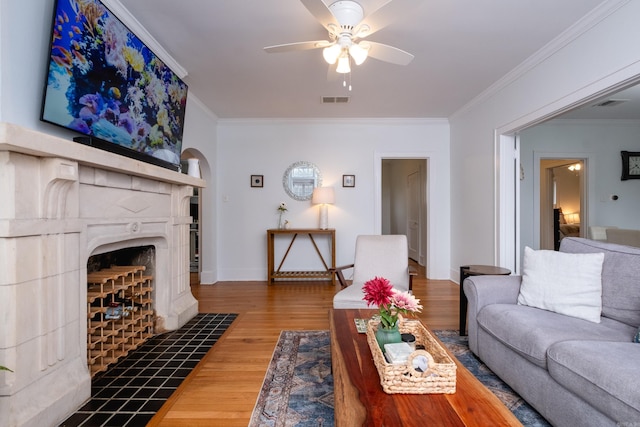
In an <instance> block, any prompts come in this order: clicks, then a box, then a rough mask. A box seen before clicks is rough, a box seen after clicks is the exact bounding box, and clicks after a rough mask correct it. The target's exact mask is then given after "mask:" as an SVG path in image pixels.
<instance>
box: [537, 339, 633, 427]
mask: <svg viewBox="0 0 640 427" xmlns="http://www.w3.org/2000/svg"><path fill="white" fill-rule="evenodd" d="M548 368H549V373H550V374H551V376H552V377H553V379H555V380H556V381H557V382H558V383H560V384H561V385H563V386H564V387H566V388H567V389H569V390H571V391H572V392H573V393H575V394H576V395H578V396H580V397H581V398H582V399H584V400H585V401H587V402H588V403H590V404H591V405H592V406H594V407H595V408H597V409H598V410H600V411H601V412H603V413H605V414H606V415H608V416H609V417H611V418H612V419H614V420H616V421H618V422H619V423H625V422H631V421H638V419H640V387H638V372H640V346H638V345H634V344H633V343H631V342H628V341H627V342H616V343H612V342H599V341H563V342H559V343H556V344H554V345H552V346H551V347H550V348H549V352H548Z"/></svg>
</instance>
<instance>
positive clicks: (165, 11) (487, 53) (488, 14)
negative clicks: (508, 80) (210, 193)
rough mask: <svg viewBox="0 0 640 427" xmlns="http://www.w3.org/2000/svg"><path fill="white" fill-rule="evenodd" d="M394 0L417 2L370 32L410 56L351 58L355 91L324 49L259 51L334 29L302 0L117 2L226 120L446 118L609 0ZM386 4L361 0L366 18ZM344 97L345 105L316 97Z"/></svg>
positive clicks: (317, 36)
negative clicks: (402, 59)
mask: <svg viewBox="0 0 640 427" xmlns="http://www.w3.org/2000/svg"><path fill="white" fill-rule="evenodd" d="M318 1H321V0H318ZM331 1H332V0H325V3H330V2H331ZM392 1H402V2H406V3H407V4H408V5H409V6H410V7H411V8H412V11H411V12H410V13H409V14H408V16H407V17H406V19H404V20H402V21H398V22H393V23H392V24H390V25H389V26H387V27H386V28H384V29H382V30H380V31H378V32H376V33H375V34H373V35H371V36H370V40H372V41H376V42H380V43H384V44H388V45H392V46H395V47H398V48H400V49H403V50H406V51H408V52H410V53H412V54H414V55H415V59H414V60H413V61H412V62H411V63H410V64H409V65H407V66H399V65H393V64H388V63H384V62H381V61H378V60H376V59H373V58H369V59H367V61H365V63H364V64H362V65H360V66H358V67H355V66H354V67H353V72H352V74H351V83H352V86H353V90H352V91H351V92H349V91H348V90H347V89H345V88H343V87H342V79H341V78H340V77H339V76H335V75H333V74H331V76H333V77H334V79H328V78H327V77H328V73H327V71H328V66H327V64H326V63H325V62H324V60H323V59H322V51H321V49H316V50H309V51H299V52H288V53H266V52H264V51H263V49H262V48H263V47H264V46H270V45H277V44H283V43H289V42H297V41H308V40H321V39H326V38H327V33H326V30H325V29H324V28H323V27H322V26H321V25H320V24H319V23H318V21H316V20H315V18H314V17H313V16H312V15H311V14H310V13H309V11H308V10H307V9H306V8H305V7H304V6H303V4H302V3H300V1H298V0H181V1H177V0H120V2H121V3H122V5H123V6H124V7H125V8H126V9H128V10H129V11H130V12H131V13H132V14H133V15H134V16H135V17H136V18H137V19H138V21H140V23H141V24H142V25H143V26H144V27H145V28H146V29H147V30H148V31H149V33H151V35H152V36H153V37H154V38H155V39H156V40H157V41H158V42H159V43H160V44H161V45H162V46H164V48H165V49H166V50H167V51H168V52H169V54H170V55H171V56H173V58H174V59H175V60H176V61H177V62H178V63H179V64H180V65H181V66H182V67H184V68H185V69H186V70H187V72H188V75H187V77H186V78H185V79H184V80H185V81H186V83H187V84H188V85H189V88H190V90H191V92H192V93H193V94H194V95H195V96H196V97H197V98H198V99H199V100H200V101H202V102H203V103H204V104H205V105H206V106H207V107H208V108H209V109H210V110H211V111H212V112H213V113H215V114H216V115H217V116H218V117H220V118H275V117H278V118H306V117H311V118H330V117H353V118H356V117H407V118H411V117H429V118H439V117H442V118H444V117H448V116H450V115H451V114H453V113H454V112H456V111H457V110H458V109H460V108H461V107H463V106H464V105H465V104H466V103H468V102H469V101H471V100H472V99H473V98H474V97H476V96H478V95H479V94H480V93H482V92H483V91H484V90H486V89H487V88H488V87H489V86H491V84H493V83H494V82H496V81H497V80H498V79H500V78H501V77H502V76H504V75H505V74H507V73H508V72H509V71H511V70H512V69H514V68H515V67H516V66H517V65H519V64H520V63H521V62H523V61H524V60H525V59H526V58H528V57H530V56H531V55H533V54H534V53H535V52H537V51H538V50H539V49H541V48H542V47H544V46H545V45H546V44H547V43H549V42H550V41H551V40H553V39H554V38H555V37H557V36H558V35H560V34H561V33H562V32H563V31H565V30H566V29H568V28H569V27H571V26H572V25H573V24H574V23H576V22H577V21H578V20H580V19H581V18H582V17H584V16H585V15H587V14H588V13H589V12H590V11H591V10H593V9H594V8H596V7H597V6H598V5H599V4H600V3H602V2H603V1H602V0H562V1H559V0H392ZM381 3H384V0H362V1H361V4H362V6H363V7H364V9H365V15H366V14H367V13H368V11H370V10H371V8H375V7H376V5H379V4H381ZM345 95H346V96H350V97H351V98H350V102H349V103H348V104H331V105H323V104H321V102H320V99H321V97H322V96H345Z"/></svg>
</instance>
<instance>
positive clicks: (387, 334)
mask: <svg viewBox="0 0 640 427" xmlns="http://www.w3.org/2000/svg"><path fill="white" fill-rule="evenodd" d="M375 335H376V341H377V342H378V345H379V346H380V349H381V350H382V352H383V353H384V345H385V344H391V343H398V342H402V335H400V330H399V329H398V324H397V323H396V324H395V325H394V326H391V327H388V328H385V327H384V326H382V324H379V325H378V329H376V334H375Z"/></svg>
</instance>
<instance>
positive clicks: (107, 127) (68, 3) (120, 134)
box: [41, 0, 188, 169]
mask: <svg viewBox="0 0 640 427" xmlns="http://www.w3.org/2000/svg"><path fill="white" fill-rule="evenodd" d="M53 19H54V22H53V27H52V28H53V30H52V35H51V51H50V60H49V69H48V73H47V79H46V85H45V93H44V97H43V105H42V115H41V119H42V120H43V121H45V122H49V123H53V124H56V125H59V126H62V127H65V128H68V129H71V130H74V131H76V132H79V133H81V134H84V135H87V136H88V137H90V138H86V137H85V138H78V139H77V140H79V141H83V142H85V143H90V144H91V145H95V146H97V147H98V148H102V149H106V150H110V151H114V152H116V153H119V154H124V155H128V156H130V157H134V158H137V159H140V160H144V161H148V162H151V163H155V164H160V165H161V166H165V167H173V168H174V169H177V168H178V166H179V164H180V153H181V150H182V133H183V125H184V116H185V108H186V102H187V92H188V90H187V85H186V84H185V83H184V82H183V81H182V80H181V79H180V78H179V77H178V76H177V75H176V74H175V73H174V72H173V71H172V70H171V69H169V67H167V66H166V65H165V64H164V63H163V62H162V61H161V60H160V59H159V58H158V57H157V56H156V55H155V54H154V53H153V52H151V50H150V49H149V48H147V47H146V46H145V45H144V44H143V43H142V41H141V40H140V39H138V38H137V37H136V36H135V35H134V34H133V33H132V32H131V31H129V29H128V28H127V27H126V26H125V25H124V24H123V23H122V22H121V21H120V20H119V19H118V18H117V17H115V16H114V15H113V14H112V13H111V12H110V11H109V10H108V9H107V8H106V7H105V6H104V5H103V4H102V3H101V2H100V1H98V0H58V1H57V2H56V6H55V9H54V16H53ZM74 139H75V138H74ZM87 141H90V142H87ZM94 141H98V142H99V143H95V142H94ZM105 141H106V142H105Z"/></svg>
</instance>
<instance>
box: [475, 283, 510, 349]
mask: <svg viewBox="0 0 640 427" xmlns="http://www.w3.org/2000/svg"><path fill="white" fill-rule="evenodd" d="M521 281H522V276H470V277H467V279H465V281H464V283H463V289H464V294H465V295H466V297H467V300H468V308H467V313H468V316H469V320H468V325H469V349H471V351H472V352H474V353H475V354H478V353H477V352H478V322H477V319H476V317H477V315H478V313H479V312H480V310H482V308H483V307H485V306H487V305H490V304H517V302H518V294H519V293H520V282H521Z"/></svg>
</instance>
